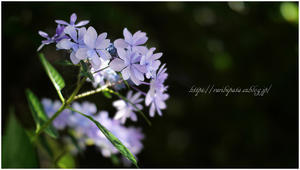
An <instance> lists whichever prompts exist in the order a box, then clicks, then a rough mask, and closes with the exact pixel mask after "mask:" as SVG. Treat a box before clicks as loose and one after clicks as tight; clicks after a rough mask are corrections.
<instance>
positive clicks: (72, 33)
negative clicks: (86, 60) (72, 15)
mask: <svg viewBox="0 0 300 170" xmlns="http://www.w3.org/2000/svg"><path fill="white" fill-rule="evenodd" d="M64 32H65V34H66V35H68V36H69V37H70V39H62V40H60V41H59V42H58V43H57V44H56V48H58V49H65V50H70V49H72V51H71V54H70V59H71V61H72V63H73V64H78V63H79V62H80V60H79V59H78V58H76V56H75V54H76V52H77V50H78V49H79V48H83V47H85V44H84V41H83V38H84V35H85V33H86V28H84V27H82V28H80V29H75V28H74V27H73V26H67V27H66V28H65V30H64Z"/></svg>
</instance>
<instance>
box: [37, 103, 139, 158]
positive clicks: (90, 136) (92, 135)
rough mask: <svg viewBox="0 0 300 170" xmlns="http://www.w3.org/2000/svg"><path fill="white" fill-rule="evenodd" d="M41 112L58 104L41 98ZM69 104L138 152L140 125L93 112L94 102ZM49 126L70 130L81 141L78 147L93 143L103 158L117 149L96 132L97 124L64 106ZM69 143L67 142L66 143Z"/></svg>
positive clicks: (106, 113) (82, 147)
mask: <svg viewBox="0 0 300 170" xmlns="http://www.w3.org/2000/svg"><path fill="white" fill-rule="evenodd" d="M41 103H42V105H43V107H44V110H45V112H46V113H47V115H48V116H52V115H53V113H55V111H56V110H57V109H58V108H59V107H60V106H61V102H60V101H58V100H55V101H53V102H52V101H51V100H50V99H47V98H44V99H42V101H41ZM72 107H73V108H74V109H76V110H78V111H80V112H83V113H86V114H87V115H89V116H92V117H93V118H94V119H95V120H97V121H98V122H100V123H101V124H102V125H103V126H104V127H106V128H107V129H108V130H109V131H110V132H111V133H112V134H114V135H115V136H116V137H117V138H118V139H119V140H120V141H121V142H122V143H123V144H124V145H125V146H126V147H127V148H128V149H129V150H130V151H131V152H132V154H134V155H136V154H138V153H140V151H141V150H142V148H143V144H142V139H143V138H144V135H143V133H142V131H141V129H140V128H135V127H125V126H124V125H123V124H121V122H120V121H119V120H115V119H111V118H110V117H109V114H108V112H107V111H99V112H98V111H97V108H96V105H95V104H93V103H90V102H87V101H85V102H83V103H81V104H80V103H78V102H74V103H73V104H72ZM53 126H54V127H55V128H57V129H59V130H64V129H66V128H69V129H71V130H74V132H75V134H74V136H75V138H77V141H78V142H79V143H80V142H81V145H79V146H81V149H82V150H83V149H84V148H85V146H86V145H90V144H91V143H92V144H94V145H95V146H96V147H97V148H98V149H99V150H100V151H101V153H102V155H103V156H104V157H110V156H111V155H112V154H117V153H118V150H117V149H116V148H115V147H114V146H113V145H112V144H111V143H110V141H109V140H108V139H107V138H106V137H105V136H104V135H103V134H102V133H101V131H99V129H98V127H97V126H96V125H95V124H94V123H93V122H91V121H90V120H89V119H86V118H85V117H83V116H82V115H80V114H76V113H74V112H72V111H70V110H68V109H66V110H64V111H63V112H62V113H61V114H60V115H59V116H58V117H57V118H56V119H55V120H54V121H53ZM67 143H69V144H71V143H70V142H67ZM76 149H77V148H75V147H74V148H72V150H71V152H72V153H74V154H76V153H78V150H76Z"/></svg>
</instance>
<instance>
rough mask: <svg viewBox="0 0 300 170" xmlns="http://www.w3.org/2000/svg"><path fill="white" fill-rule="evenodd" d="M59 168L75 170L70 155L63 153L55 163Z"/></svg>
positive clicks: (73, 161)
mask: <svg viewBox="0 0 300 170" xmlns="http://www.w3.org/2000/svg"><path fill="white" fill-rule="evenodd" d="M57 166H58V167H59V168H75V160H74V158H73V157H72V155H71V154H70V153H64V154H63V155H62V156H60V158H59V160H58V161H57Z"/></svg>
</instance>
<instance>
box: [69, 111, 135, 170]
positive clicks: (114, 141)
mask: <svg viewBox="0 0 300 170" xmlns="http://www.w3.org/2000/svg"><path fill="white" fill-rule="evenodd" d="M68 108H69V109H70V110H72V111H74V112H77V113H79V114H81V115H82V116H84V117H86V118H88V119H90V120H91V121H92V122H94V123H95V124H96V126H97V127H98V128H99V129H100V131H101V132H102V133H103V134H104V135H105V137H106V138H107V139H108V140H109V141H110V142H111V143H112V144H113V145H114V147H116V148H117V149H118V150H119V152H120V153H121V154H122V155H124V156H125V157H126V158H127V159H128V160H130V161H131V162H132V163H133V164H134V165H135V166H136V167H138V165H137V161H136V159H135V157H134V156H133V155H132V153H131V152H130V151H129V149H127V148H126V147H125V146H124V145H123V144H122V142H121V141H120V140H119V139H118V138H117V137H115V136H114V135H113V134H112V133H111V132H110V131H109V130H107V129H106V128H105V127H104V126H102V125H101V124H100V123H99V122H98V121H96V120H95V119H94V118H93V117H91V116H88V115H86V114H84V113H81V112H79V111H77V110H75V109H73V108H71V107H68Z"/></svg>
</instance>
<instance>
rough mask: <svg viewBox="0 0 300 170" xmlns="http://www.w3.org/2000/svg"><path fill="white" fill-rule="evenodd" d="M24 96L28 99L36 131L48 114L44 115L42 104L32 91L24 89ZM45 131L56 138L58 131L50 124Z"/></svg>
mask: <svg viewBox="0 0 300 170" xmlns="http://www.w3.org/2000/svg"><path fill="white" fill-rule="evenodd" d="M26 97H27V100H28V105H29V108H30V111H31V113H32V116H33V119H34V121H35V123H36V131H38V130H39V129H40V128H41V126H42V125H43V124H44V123H45V122H46V121H47V120H48V116H47V115H46V113H45V111H44V108H43V106H42V104H41V103H40V101H39V99H38V98H37V97H36V96H35V95H34V94H33V92H32V91H31V90H29V89H27V90H26ZM45 132H46V133H47V134H48V135H50V136H51V137H54V138H57V137H58V132H57V131H56V130H55V128H54V127H53V126H52V125H49V126H48V127H47V128H46V129H45Z"/></svg>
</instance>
